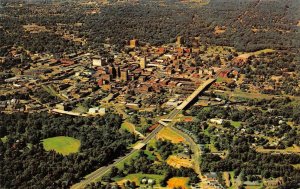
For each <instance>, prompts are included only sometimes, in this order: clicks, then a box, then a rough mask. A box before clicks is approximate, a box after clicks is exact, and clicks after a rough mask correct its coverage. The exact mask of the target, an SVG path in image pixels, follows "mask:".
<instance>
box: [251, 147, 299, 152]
mask: <svg viewBox="0 0 300 189" xmlns="http://www.w3.org/2000/svg"><path fill="white" fill-rule="evenodd" d="M256 151H257V152H261V153H270V152H278V153H300V147H299V146H295V145H294V146H291V147H288V148H286V149H282V150H281V149H264V148H263V147H261V146H260V147H258V148H256Z"/></svg>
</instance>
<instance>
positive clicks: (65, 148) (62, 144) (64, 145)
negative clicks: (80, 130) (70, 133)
mask: <svg viewBox="0 0 300 189" xmlns="http://www.w3.org/2000/svg"><path fill="white" fill-rule="evenodd" d="M42 142H43V146H44V149H45V150H46V151H50V150H55V151H56V152H57V153H60V154H62V155H68V154H71V153H77V152H78V151H79V148H80V140H77V139H75V138H72V137H66V136H58V137H52V138H47V139H44V140H43V141H42Z"/></svg>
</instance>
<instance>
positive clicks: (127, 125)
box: [121, 121, 135, 133]
mask: <svg viewBox="0 0 300 189" xmlns="http://www.w3.org/2000/svg"><path fill="white" fill-rule="evenodd" d="M121 128H122V129H124V130H127V131H129V132H131V133H133V132H134V129H135V126H134V125H133V124H132V123H129V122H127V121H125V122H124V123H122V125H121Z"/></svg>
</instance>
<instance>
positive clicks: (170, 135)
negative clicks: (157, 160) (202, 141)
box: [157, 127, 184, 143]
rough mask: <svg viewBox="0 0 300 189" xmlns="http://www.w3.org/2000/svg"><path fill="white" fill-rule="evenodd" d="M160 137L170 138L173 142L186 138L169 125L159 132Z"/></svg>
mask: <svg viewBox="0 0 300 189" xmlns="http://www.w3.org/2000/svg"><path fill="white" fill-rule="evenodd" d="M157 138H158V139H167V140H170V141H171V142H172V143H180V142H183V141H184V138H183V137H182V136H180V135H179V134H177V133H176V132H175V131H173V130H172V129H170V128H168V127H164V128H163V129H162V130H161V131H160V132H159V133H158V134H157Z"/></svg>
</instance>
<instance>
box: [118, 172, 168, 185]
mask: <svg viewBox="0 0 300 189" xmlns="http://www.w3.org/2000/svg"><path fill="white" fill-rule="evenodd" d="M143 178H147V179H152V180H155V182H156V184H159V182H160V181H161V180H163V178H164V176H163V175H155V174H142V173H136V174H129V175H127V176H126V177H124V178H117V179H115V181H116V182H117V183H118V185H122V184H123V183H126V181H128V180H130V181H134V182H135V183H136V184H138V185H140V184H141V180H142V179H143Z"/></svg>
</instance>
